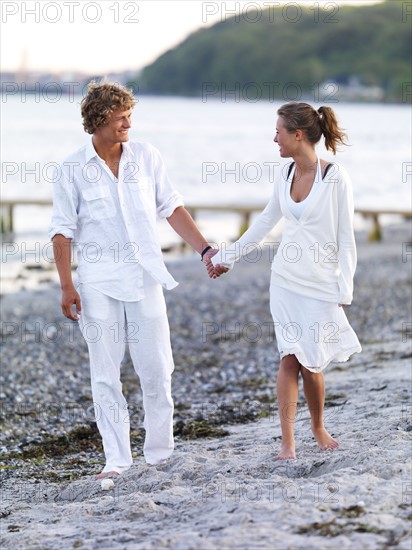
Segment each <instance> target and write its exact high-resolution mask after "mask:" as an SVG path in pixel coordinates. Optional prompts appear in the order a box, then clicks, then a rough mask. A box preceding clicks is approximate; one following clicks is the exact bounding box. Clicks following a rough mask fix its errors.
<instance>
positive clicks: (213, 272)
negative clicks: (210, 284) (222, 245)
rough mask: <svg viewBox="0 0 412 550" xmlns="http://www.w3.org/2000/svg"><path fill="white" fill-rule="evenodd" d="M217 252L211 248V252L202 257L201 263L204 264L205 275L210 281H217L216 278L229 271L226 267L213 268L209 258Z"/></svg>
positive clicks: (217, 250)
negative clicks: (206, 274)
mask: <svg viewBox="0 0 412 550" xmlns="http://www.w3.org/2000/svg"><path fill="white" fill-rule="evenodd" d="M218 252H219V249H217V248H212V249H211V250H208V251H207V252H206V254H205V255H204V256H203V263H204V264H205V266H206V269H207V273H208V275H209V277H210V278H211V279H217V277H220V276H221V275H223V273H226V272H227V271H229V270H228V269H227V268H226V267H223V266H222V265H216V266H214V265H213V264H212V260H211V258H213V256H214V255H215V254H217V253H218Z"/></svg>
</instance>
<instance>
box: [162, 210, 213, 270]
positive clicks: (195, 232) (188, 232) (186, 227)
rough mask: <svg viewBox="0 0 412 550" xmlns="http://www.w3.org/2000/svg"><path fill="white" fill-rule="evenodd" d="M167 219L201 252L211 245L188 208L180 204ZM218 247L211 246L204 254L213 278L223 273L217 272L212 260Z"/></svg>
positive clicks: (207, 267) (178, 232)
mask: <svg viewBox="0 0 412 550" xmlns="http://www.w3.org/2000/svg"><path fill="white" fill-rule="evenodd" d="M167 221H168V222H169V223H170V225H171V226H172V227H173V229H174V230H175V231H176V233H177V234H178V235H180V237H182V239H183V240H184V241H186V242H187V243H188V244H190V246H191V247H192V248H194V249H195V250H196V252H199V254H201V253H202V252H203V250H204V249H205V248H206V247H207V246H209V243H208V241H207V240H206V239H205V238H204V237H203V235H202V234H201V233H200V231H199V229H198V228H197V226H196V224H195V222H194V221H193V218H192V216H191V215H190V214H189V212H188V211H187V210H186V208H185V207H184V206H178V207H177V208H175V210H174V211H173V214H172V215H171V216H169V217H168V218H167ZM217 252H218V249H215V248H213V247H212V248H211V250H208V252H206V254H205V255H204V256H203V263H204V264H205V265H206V269H207V272H208V274H209V277H210V278H211V279H215V278H216V277H219V276H220V275H221V274H222V273H216V272H215V269H214V267H213V264H212V262H211V259H210V258H212V257H213V256H214V255H215V254H217Z"/></svg>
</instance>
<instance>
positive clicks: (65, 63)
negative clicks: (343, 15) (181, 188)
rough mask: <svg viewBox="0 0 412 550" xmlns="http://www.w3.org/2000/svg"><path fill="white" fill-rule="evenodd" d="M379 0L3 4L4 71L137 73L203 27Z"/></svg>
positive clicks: (6, 0) (44, 0) (324, 12)
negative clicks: (272, 8)
mask: <svg viewBox="0 0 412 550" xmlns="http://www.w3.org/2000/svg"><path fill="white" fill-rule="evenodd" d="M377 1H379V0H342V1H339V0H335V1H334V2H331V1H326V0H325V1H323V0H318V1H315V0H300V1H295V2H291V1H290V0H279V1H278V2H275V1H268V0H266V1H255V2H252V1H248V0H245V1H227V2H215V1H202V0H133V1H129V0H100V1H89V0H77V1H76V0H55V1H52V0H40V1H39V0H37V1H25V0H12V1H10V0H2V2H1V3H0V10H1V38H0V46H1V50H0V62H1V71H3V72H4V71H15V70H19V69H20V70H21V69H24V70H28V71H46V72H47V71H51V72H55V73H65V72H68V73H69V72H71V71H80V72H84V73H94V74H96V73H99V74H101V73H104V72H106V73H109V72H119V71H123V70H128V69H130V70H138V69H141V68H143V67H144V66H146V65H148V64H149V63H151V62H152V61H154V60H155V59H156V58H157V57H158V56H159V55H161V54H162V53H163V52H165V51H167V50H168V49H170V48H172V47H174V46H176V45H178V44H179V43H180V42H181V41H182V40H184V39H185V38H186V37H187V36H188V35H189V34H190V33H192V32H194V31H196V30H198V29H199V28H202V27H207V26H210V25H212V24H214V23H217V22H218V21H222V20H224V19H225V18H227V17H230V16H232V15H234V14H236V15H238V16H239V17H244V18H246V19H247V20H249V18H250V17H251V14H252V10H253V8H258V9H263V8H266V7H268V6H269V5H278V6H279V5H282V6H283V9H284V10H286V12H285V14H286V17H287V18H290V19H293V18H295V17H298V16H299V12H298V9H299V5H301V6H304V5H306V6H307V7H312V12H313V16H314V17H315V10H317V14H318V16H320V17H325V16H328V14H331V10H339V6H341V5H348V4H350V5H360V4H374V3H376V2H377ZM336 13H338V11H337V12H336Z"/></svg>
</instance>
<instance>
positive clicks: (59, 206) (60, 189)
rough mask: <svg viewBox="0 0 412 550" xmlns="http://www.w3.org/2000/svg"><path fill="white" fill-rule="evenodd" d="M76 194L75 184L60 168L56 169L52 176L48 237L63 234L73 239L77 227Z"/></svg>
mask: <svg viewBox="0 0 412 550" xmlns="http://www.w3.org/2000/svg"><path fill="white" fill-rule="evenodd" d="M77 216H78V195H77V191H76V189H75V186H74V184H73V183H72V182H70V181H69V180H68V178H66V176H65V175H64V173H63V171H62V170H59V171H56V173H55V176H54V178H53V213H52V219H51V224H50V227H49V237H50V239H53V237H54V236H55V235H58V234H60V235H63V236H64V237H66V238H67V239H74V234H75V231H76V229H77Z"/></svg>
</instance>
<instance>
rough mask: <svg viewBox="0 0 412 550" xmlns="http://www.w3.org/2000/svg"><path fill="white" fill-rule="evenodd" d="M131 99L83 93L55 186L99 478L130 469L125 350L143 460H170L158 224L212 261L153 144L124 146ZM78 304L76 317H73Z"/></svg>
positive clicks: (65, 286)
mask: <svg viewBox="0 0 412 550" xmlns="http://www.w3.org/2000/svg"><path fill="white" fill-rule="evenodd" d="M134 105H135V100H134V98H133V96H132V94H131V93H130V92H129V91H128V90H127V89H126V88H123V87H122V86H119V85H117V84H113V83H102V84H96V83H91V84H90V85H89V89H88V93H87V95H86V97H84V99H83V100H82V117H83V126H84V129H85V131H86V132H88V133H89V134H92V138H91V140H90V141H89V142H88V143H87V144H86V145H85V146H83V147H82V148H81V149H79V150H78V151H76V152H75V153H74V154H72V155H70V156H69V157H68V158H67V159H66V160H65V161H64V162H63V164H62V166H61V170H59V173H58V175H57V176H56V178H55V182H54V192H53V217H52V224H51V228H50V238H51V239H52V240H53V249H54V255H55V260H56V265H57V269H58V273H59V277H60V283H61V288H62V303H61V305H62V311H63V314H64V315H65V316H66V317H68V318H69V319H72V320H75V321H79V325H80V329H81V331H82V334H83V336H84V338H85V340H86V341H87V344H88V348H89V356H90V372H91V385H92V394H93V401H94V407H95V414H96V422H97V426H98V429H99V431H100V434H101V436H102V439H103V448H104V453H105V456H106V465H105V467H104V469H103V471H102V473H101V474H99V475H98V476H97V478H98V479H102V478H104V477H109V476H115V475H118V474H121V473H122V472H124V471H125V470H127V469H128V468H129V467H130V466H131V464H132V455H131V450H130V433H129V418H128V411H127V403H126V400H125V398H124V396H123V393H122V386H121V382H120V363H121V361H122V359H123V356H124V352H125V342H127V343H128V344H129V350H130V354H131V357H132V360H133V365H134V368H135V370H136V372H137V374H138V376H139V378H140V383H141V387H142V392H143V405H144V410H145V419H144V427H145V430H146V438H145V444H144V449H143V452H144V456H145V459H146V462H147V463H149V464H157V463H159V462H161V461H162V460H165V459H167V458H168V457H169V456H170V455H171V454H172V452H173V401H172V396H171V374H172V371H173V368H174V365H173V357H172V351H171V346H170V335H169V324H168V320H167V315H166V305H165V301H164V296H163V291H162V287H163V288H167V289H172V288H174V287H175V286H176V285H177V282H176V281H175V280H174V279H173V277H172V276H171V275H170V273H169V272H168V271H167V269H166V266H165V264H164V262H163V258H162V254H161V248H160V244H159V242H158V238H157V232H156V216H157V215H158V216H159V217H160V218H166V219H167V220H168V222H169V223H170V225H171V226H172V227H173V229H174V230H175V231H176V232H177V233H178V234H179V235H180V236H181V237H182V238H183V239H184V240H185V241H186V242H187V243H189V244H190V245H191V246H192V247H193V248H194V249H195V250H196V251H197V252H199V253H200V254H201V256H202V260H203V262H204V263H205V264H206V266H208V267H209V270H210V269H211V267H210V264H211V262H210V258H211V257H212V256H213V255H214V254H215V253H216V250H213V249H212V247H210V246H209V245H208V243H207V241H206V240H205V238H204V237H203V236H202V235H201V233H200V232H199V231H198V229H197V227H196V225H195V224H194V222H193V220H192V218H191V216H190V215H189V213H188V212H187V210H185V208H184V206H183V202H182V199H181V197H180V195H179V194H178V193H177V192H176V191H175V190H174V189H173V187H172V185H171V183H170V181H169V179H168V177H167V174H166V170H165V167H164V164H163V161H162V158H161V156H160V154H159V152H158V151H157V149H155V148H154V147H153V146H151V145H150V144H148V143H138V142H130V141H129V136H128V133H129V129H130V127H131V114H132V109H133V107H134ZM72 240H73V241H74V242H75V243H76V245H77V251H78V286H77V288H76V287H75V286H74V284H73V281H72V276H71V242H72ZM73 306H75V309H76V313H74V312H73Z"/></svg>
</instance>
